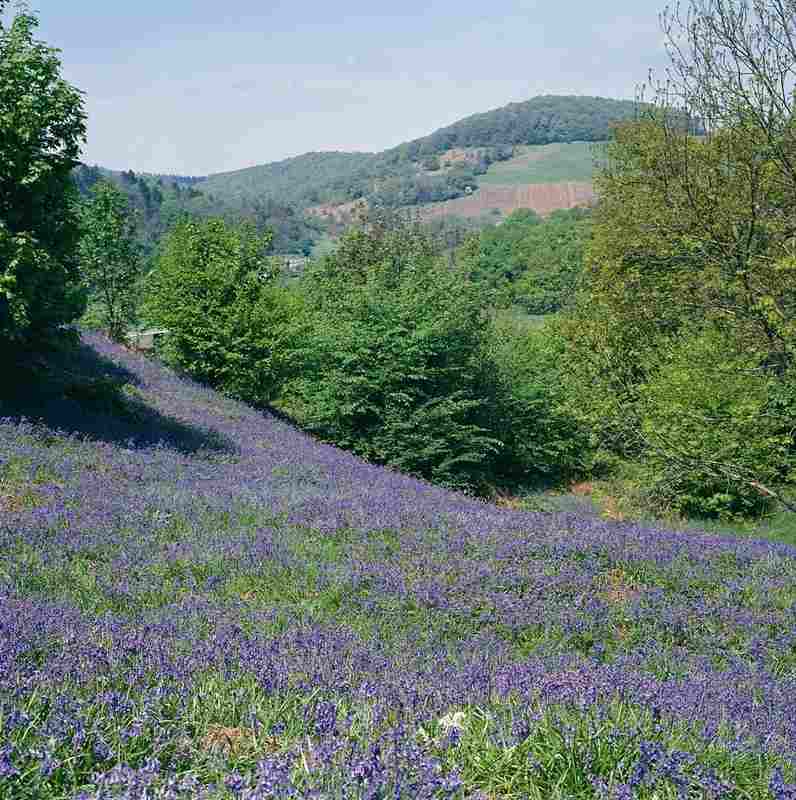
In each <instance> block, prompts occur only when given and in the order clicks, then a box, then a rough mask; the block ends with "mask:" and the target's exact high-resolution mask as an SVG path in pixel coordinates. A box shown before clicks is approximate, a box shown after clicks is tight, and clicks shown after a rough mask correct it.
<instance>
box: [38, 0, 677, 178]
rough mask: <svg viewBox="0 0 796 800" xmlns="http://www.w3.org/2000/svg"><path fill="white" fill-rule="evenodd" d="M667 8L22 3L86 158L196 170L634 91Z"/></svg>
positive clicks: (658, 2)
mask: <svg viewBox="0 0 796 800" xmlns="http://www.w3.org/2000/svg"><path fill="white" fill-rule="evenodd" d="M664 2H665V0H608V2H601V3H598V2H593V1H589V0H559V1H558V2H555V1H553V2H550V0H546V1H545V2H541V0H539V1H537V0H480V2H474V0H457V2H453V0H426V2H419V1H418V0H403V2H402V3H399V4H398V3H396V4H386V3H379V2H378V0H373V2H364V0H339V2H337V3H329V2H306V1H302V0H293V2H278V1H277V2H269V0H212V2H211V0H32V6H33V8H35V9H36V10H37V11H38V12H39V16H40V19H41V28H40V34H41V36H42V38H44V39H45V40H47V41H48V42H49V43H50V44H52V45H54V46H56V47H59V48H60V49H61V50H62V51H63V52H62V59H63V62H64V73H65V76H66V77H67V78H68V79H69V80H70V81H71V82H72V83H74V84H75V85H76V86H78V87H79V88H81V89H82V90H83V91H85V93H86V107H87V110H88V113H89V140H88V144H87V146H86V149H85V152H84V156H83V158H84V160H85V161H86V162H88V163H99V164H102V165H103V166H108V167H112V168H117V169H121V168H128V167H132V168H133V169H135V170H137V171H151V172H172V173H179V174H194V175H200V174H207V173H211V172H220V171H224V170H232V169H237V168H241V167H246V166H250V165H253V164H261V163H265V162H268V161H275V160H278V159H281V158H285V157H288V156H293V155H299V154H300V153H305V152H308V151H313V150H382V149H384V148H386V147H390V146H392V145H395V144H398V143H400V142H403V141H407V140H409V139H413V138H415V137H418V136H422V135H424V134H427V133H430V132H431V131H433V130H435V129H436V128H438V127H441V126H442V125H446V124H449V123H451V122H454V121H455V120H457V119H460V118H461V117H463V116H466V115H467V114H472V113H475V112H480V111H487V110H489V109H492V108H497V107H498V106H501V105H505V104H506V103H509V102H512V101H521V100H527V99H529V98H530V97H533V96H534V95H537V94H589V95H603V96H608V97H620V98H632V97H633V95H634V89H635V86H636V84H637V83H638V82H640V81H643V80H644V79H645V78H646V75H647V70H648V69H649V68H650V67H657V68H661V67H662V66H663V65H664V64H665V54H664V52H663V49H662V36H661V33H660V30H659V27H658V13H659V11H660V10H661V8H662V6H663V4H664Z"/></svg>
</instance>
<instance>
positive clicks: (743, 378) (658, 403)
mask: <svg viewBox="0 0 796 800" xmlns="http://www.w3.org/2000/svg"><path fill="white" fill-rule="evenodd" d="M793 388H794V387H793V383H792V382H791V381H789V380H787V379H783V376H777V375H775V374H772V373H770V372H769V371H767V370H765V369H761V367H760V360H759V358H758V356H756V355H755V354H754V353H752V354H751V355H750V354H749V353H748V352H745V351H744V350H740V351H739V350H737V349H735V348H733V347H732V345H731V343H730V342H729V341H728V339H727V337H726V336H721V335H719V334H718V333H716V332H715V331H713V330H705V331H699V332H696V333H690V334H689V335H685V336H682V337H680V338H678V340H677V342H676V343H675V344H673V345H672V347H671V349H670V350H669V352H668V353H667V354H666V355H665V358H664V361H663V363H662V365H661V367H660V369H659V370H658V371H657V372H656V374H655V375H654V377H652V378H651V379H650V380H648V382H647V383H646V384H645V385H644V387H643V388H642V390H641V395H640V403H639V414H640V423H641V425H640V429H641V435H642V437H643V440H644V443H645V446H646V457H645V466H646V469H647V473H648V475H649V479H650V484H651V490H652V492H653V495H654V496H655V497H656V498H657V500H658V502H659V504H660V505H662V506H664V507H667V508H671V509H673V510H675V511H677V512H680V513H683V514H687V515H694V516H699V517H718V518H731V517H736V516H757V515H760V514H762V513H763V512H765V511H767V510H768V509H769V508H770V506H771V496H770V495H767V494H766V491H765V490H766V489H768V488H769V487H776V486H781V485H782V484H783V483H785V482H787V480H788V479H789V472H790V471H791V470H792V469H793V465H794V455H796V453H794V444H793V434H792V423H793V419H794V416H795V415H794V412H795V411H796V402H794V400H796V396H794V393H793Z"/></svg>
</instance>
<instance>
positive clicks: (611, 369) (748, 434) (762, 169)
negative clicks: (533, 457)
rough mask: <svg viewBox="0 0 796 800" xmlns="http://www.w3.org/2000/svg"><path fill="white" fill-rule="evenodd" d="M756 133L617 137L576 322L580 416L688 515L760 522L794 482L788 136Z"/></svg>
mask: <svg viewBox="0 0 796 800" xmlns="http://www.w3.org/2000/svg"><path fill="white" fill-rule="evenodd" d="M695 46H698V43H697V45H695ZM714 88H715V87H714ZM705 91H708V89H707V88H706V89H705ZM754 120H755V116H754V113H753V109H745V110H744V109H741V110H740V112H739V115H738V117H736V118H735V119H733V120H729V121H728V122H727V124H726V125H725V126H722V127H720V128H718V129H716V130H714V131H713V132H712V133H711V134H710V135H709V136H707V137H704V138H696V137H693V136H691V135H689V133H688V132H687V131H685V130H683V129H682V126H678V125H675V124H672V122H671V120H670V119H669V117H667V114H666V113H665V109H662V110H660V111H659V112H658V113H656V114H655V115H654V116H653V117H651V118H650V119H646V120H643V121H639V122H637V123H634V124H629V125H626V126H622V127H620V128H618V129H617V132H616V136H615V140H614V141H613V142H612V143H611V144H610V145H609V146H608V148H607V161H606V165H605V168H604V170H603V171H602V173H601V175H600V176H599V177H598V179H597V183H598V186H599V192H600V196H601V203H600V206H599V208H598V209H597V211H596V212H595V222H594V226H593V231H594V235H593V239H592V244H591V247H590V249H589V252H588V258H587V261H588V267H587V271H586V280H585V284H584V291H583V292H582V295H581V297H580V301H579V304H578V308H577V309H576V311H575V313H574V315H573V316H572V318H571V319H570V321H569V322H568V323H567V331H568V337H569V339H570V341H571V343H572V347H571V350H570V360H571V363H572V366H573V371H574V372H576V373H578V375H579V379H580V381H581V383H580V386H581V391H580V394H581V395H582V397H583V401H579V400H576V399H574V398H573V408H575V410H576V412H577V413H580V414H582V416H583V419H584V421H585V422H586V423H587V424H589V425H590V426H591V427H592V428H593V429H594V430H595V431H596V432H597V433H598V434H599V435H600V437H601V440H602V444H603V446H604V448H605V449H606V450H607V451H609V452H610V453H612V454H614V455H617V454H618V455H619V456H621V457H625V458H631V459H634V460H637V461H639V462H641V463H643V464H644V465H645V466H646V467H647V468H648V474H649V482H650V484H652V487H653V490H654V493H655V494H656V495H657V496H658V499H659V500H660V501H661V504H662V506H663V507H666V506H669V507H670V508H673V509H674V510H676V511H680V512H684V513H689V514H693V513H696V514H700V515H704V516H722V515H724V516H729V515H733V514H749V513H752V514H759V513H764V512H765V511H766V510H767V509H768V508H769V507H770V506H771V504H772V500H777V501H780V502H785V503H787V499H786V498H787V494H788V491H789V487H791V486H792V484H793V479H794V465H795V463H796V461H795V460H796V448H794V438H793V433H794V429H795V428H796V404H795V403H794V398H795V397H796V395H795V394H794V378H795V377H796V372H795V371H794V370H795V369H796V366H795V363H796V362H794V355H796V303H795V302H794V298H796V269H794V261H793V255H792V247H793V232H792V229H791V225H790V223H789V222H788V220H789V219H790V218H791V217H792V215H793V211H794V206H793V198H794V196H795V195H794V192H793V187H794V185H796V183H794V180H796V179H795V178H794V175H793V174H792V171H791V169H790V167H789V166H788V163H787V157H785V156H782V155H781V152H784V151H787V152H790V151H791V150H792V147H793V142H794V138H793V137H794V130H793V127H792V125H791V124H790V123H788V124H787V125H785V124H784V123H783V124H782V125H781V126H780V125H777V124H774V123H772V127H771V129H769V130H763V129H761V127H760V126H759V125H757V124H756V123H755V122H754ZM584 401H585V402H584Z"/></svg>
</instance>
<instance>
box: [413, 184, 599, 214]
mask: <svg viewBox="0 0 796 800" xmlns="http://www.w3.org/2000/svg"><path fill="white" fill-rule="evenodd" d="M594 200H595V194H594V187H593V185H592V184H591V183H575V182H566V183H533V184H525V185H524V186H499V185H497V186H482V187H481V188H480V189H478V190H477V191H475V192H473V193H472V194H471V195H468V196H467V197H457V198H456V199H455V200H447V201H446V202H444V203H435V204H434V205H429V206H426V207H424V208H423V209H422V214H423V216H424V217H427V218H432V217H445V216H448V215H449V214H456V215H457V216H460V217H479V216H481V214H484V213H485V212H487V211H489V210H490V209H493V208H497V209H500V211H503V212H504V213H511V212H512V211H516V210H517V209H518V208H530V209H533V210H534V211H536V212H537V213H538V214H549V213H550V212H551V211H555V210H556V209H559V208H574V207H575V206H586V205H590V204H591V203H593V202H594Z"/></svg>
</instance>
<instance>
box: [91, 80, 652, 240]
mask: <svg viewBox="0 0 796 800" xmlns="http://www.w3.org/2000/svg"><path fill="white" fill-rule="evenodd" d="M637 112H638V108H637V106H636V104H635V103H633V102H630V101H618V100H610V99H605V98H595V97H555V96H544V97H536V98H533V99H531V100H528V101H527V102H524V103H511V104H509V105H507V106H504V107H502V108H498V109H494V110H492V111H488V112H485V113H482V114H474V115H472V116H470V117H466V118H465V119H462V120H459V121H458V122H456V123H454V124H453V125H449V126H447V127H445V128H441V129H439V130H437V131H434V132H433V133H431V134H429V135H428V136H425V137H421V138H420V139H415V140H413V141H410V142H406V143H404V144H401V145H398V146H397V147H393V148H390V149H388V150H385V151H383V152H381V153H344V152H316V153H305V154H304V155H300V156H296V157H295V158H288V159H284V160H282V161H276V162H272V163H270V164H263V165H259V166H255V167H249V168H246V169H242V170H236V171H234V172H225V173H218V174H215V175H210V176H205V177H196V176H179V175H149V174H139V175H136V174H135V173H134V172H132V171H131V170H126V171H112V170H106V169H103V168H101V167H96V166H94V167H89V166H85V165H81V166H80V167H78V168H77V169H76V171H75V180H76V183H77V185H78V187H79V189H80V190H81V192H82V193H83V194H86V193H87V192H88V191H89V190H90V187H91V186H92V185H93V183H94V182H96V181H97V180H98V179H99V178H100V177H105V178H107V179H110V180H112V181H114V182H115V183H116V184H117V185H118V186H119V187H120V188H121V189H123V190H124V191H125V192H126V193H127V195H128V198H129V199H130V202H131V204H132V206H133V207H134V208H136V209H137V210H138V211H139V218H140V221H141V239H142V244H143V246H144V249H145V250H146V251H147V252H151V251H152V250H153V249H154V247H155V245H156V244H157V241H158V240H159V238H160V237H161V236H162V234H163V233H164V231H166V230H168V229H169V227H170V226H171V225H173V223H174V221H175V220H176V219H177V218H179V216H181V215H183V214H190V215H193V216H197V217H207V216H222V217H225V218H227V219H229V220H235V219H249V220H251V221H253V222H254V223H255V224H256V225H257V226H258V227H260V228H270V229H271V230H273V231H274V233H275V237H274V245H273V247H274V252H277V253H303V254H305V255H307V254H309V253H310V252H311V250H312V248H313V246H314V244H315V243H316V242H318V241H319V240H320V239H322V238H323V236H324V234H326V233H334V232H336V231H338V230H339V229H340V226H341V225H344V224H346V223H347V222H349V221H350V220H351V210H352V208H353V207H354V203H355V202H365V203H366V204H368V203H377V204H379V205H381V206H386V207H391V208H405V207H414V206H421V207H423V209H424V210H423V212H422V213H423V215H424V216H426V217H438V216H447V215H451V214H453V215H459V216H465V217H466V216H470V217H478V216H481V215H482V214H483V213H484V212H485V211H486V212H489V211H490V210H492V209H498V210H500V211H501V212H510V211H513V210H515V209H516V208H532V209H534V210H535V211H538V212H539V213H543V214H544V213H548V212H549V211H551V210H554V209H556V208H569V207H571V206H572V204H581V203H584V202H586V203H588V202H590V200H591V199H592V194H591V189H590V181H591V172H592V164H591V151H590V146H591V145H590V143H592V142H598V141H602V140H605V139H606V138H607V137H608V136H609V135H610V124H611V123H612V122H613V121H620V120H625V119H630V118H632V117H633V116H635V115H636V114H637ZM531 184H555V186H552V187H550V188H544V187H542V188H536V189H526V190H523V188H522V187H527V186H530V185H531ZM565 184H566V185H565ZM507 187H517V188H516V189H508V188H507ZM449 203H450V204H449Z"/></svg>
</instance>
